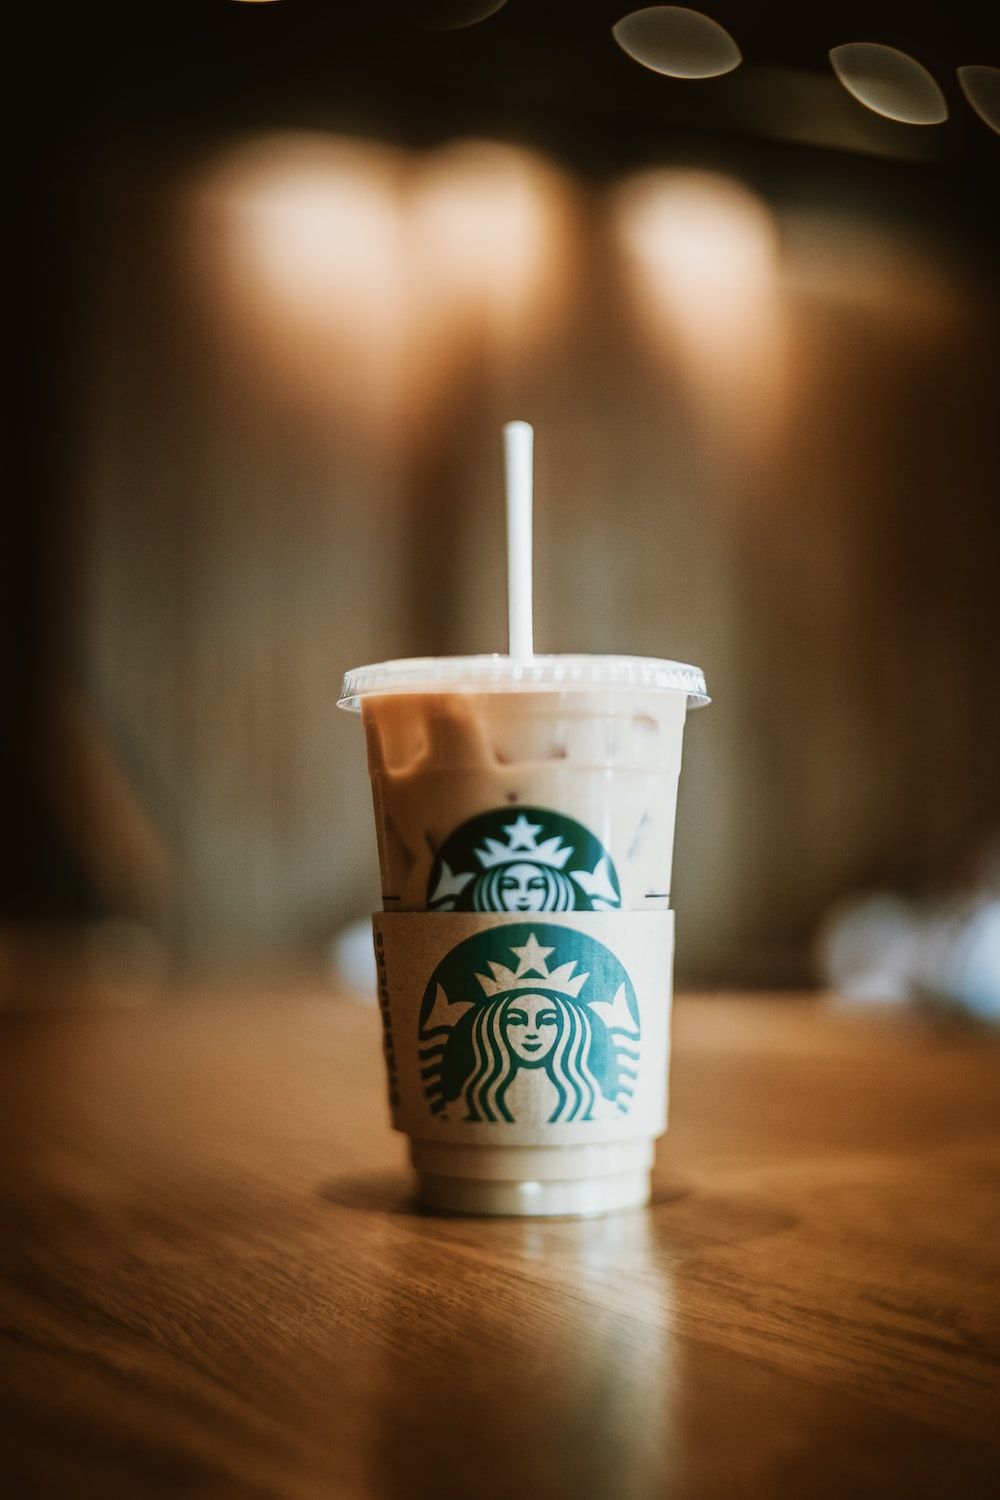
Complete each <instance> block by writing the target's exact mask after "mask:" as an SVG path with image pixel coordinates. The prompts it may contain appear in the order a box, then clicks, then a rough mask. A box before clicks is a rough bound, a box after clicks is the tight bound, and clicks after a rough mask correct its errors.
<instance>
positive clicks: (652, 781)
mask: <svg viewBox="0 0 1000 1500" xmlns="http://www.w3.org/2000/svg"><path fill="white" fill-rule="evenodd" d="M686 712H687V694H686V693H685V692H681V691H664V690H659V691H657V690H655V689H654V690H649V689H645V690H644V689H641V688H632V687H622V688H617V689H605V690H602V691H595V690H582V689H575V690H574V689H564V690H561V691H557V692H549V691H527V692H526V691H521V692H504V691H491V692H460V693H456V692H448V693H434V692H427V693H398V694H386V695H382V696H373V697H366V698H365V699H364V701H363V703H362V716H363V719H364V725H365V734H366V737H367V742H368V764H369V770H370V774H371V782H372V794H373V798H374V804H375V824H376V830H377V836H378V844H379V860H380V866H381V873H382V900H383V905H384V907H385V910H386V911H422V910H426V909H428V908H430V909H432V910H438V909H445V910H454V909H456V906H457V907H458V909H462V907H463V906H465V907H469V906H470V905H471V901H472V900H474V899H475V891H474V890H473V891H471V892H470V891H469V889H468V888H469V886H474V885H475V882H477V881H480V882H481V880H482V877H484V876H487V875H488V874H489V872H490V870H491V869H495V868H498V867H499V866H500V865H503V866H504V867H505V875H504V877H503V879H502V881H501V882H494V885H495V887H496V891H497V896H498V899H496V900H495V901H494V902H493V903H491V905H488V906H487V905H471V909H480V910H489V909H494V910H505V911H519V910H520V911H531V910H534V911H539V910H545V909H552V908H551V907H550V905H549V893H548V892H547V890H546V889H545V882H544V881H543V880H542V879H541V874H540V872H541V873H544V871H545V870H552V871H554V872H555V873H556V874H557V875H562V876H563V877H564V879H565V878H566V871H567V869H568V870H569V879H570V882H571V884H570V894H571V895H572V896H573V898H574V899H573V901H572V906H570V904H569V903H568V902H567V903H566V904H564V905H563V906H562V907H556V908H555V909H564V910H565V909H572V908H573V907H575V908H577V909H598V910H615V909H624V910H637V909H648V910H656V909H663V908H666V907H667V906H668V905H669V900H670V873H671V864H672V853H673V837H674V815H675V810H676V806H677V779H678V776H679V774H680V768H681V744H682V738H683V730H684V720H685V716H686ZM525 809H528V810H529V811H528V812H527V813H525V812H524V810H525ZM494 810H495V811H497V812H498V813H500V814H502V816H501V817H500V818H498V819H496V820H494V824H495V826H494V827H492V828H490V827H488V825H486V824H484V826H483V828H482V829H481V830H480V836H479V838H478V839H477V838H476V836H475V834H476V830H475V829H474V828H473V829H470V839H469V847H468V849H467V850H465V851H464V853H465V854H466V859H467V863H468V868H467V869H456V868H455V866H454V861H453V860H452V861H448V860H447V853H448V850H447V845H448V841H449V839H450V838H453V836H454V835H455V833H456V831H457V830H459V829H460V828H462V826H463V825H466V824H469V823H470V820H472V819H474V818H476V817H477V815H482V814H486V813H489V812H491V811H494ZM549 813H551V814H554V815H556V818H555V820H550V819H548V818H547V817H546V814H549ZM519 817H520V818H521V820H522V821H521V822H520V824H519V822H518V819H519ZM562 820H571V822H570V823H566V822H564V821H562ZM572 824H576V825H578V826H579V827H581V828H582V829H584V830H586V831H587V832H588V833H589V834H590V835H592V837H593V839H594V840H595V841H596V844H597V845H599V846H600V848H601V850H603V851H604V853H605V854H606V856H607V866H606V867H605V868H603V869H601V868H599V867H598V865H599V862H598V861H596V860H595V861H594V862H593V865H592V867H591V868H590V869H587V868H586V862H585V863H584V864H583V865H581V864H580V861H579V860H578V859H577V858H576V856H577V855H578V854H583V853H584V852H585V851H583V850H581V849H579V848H577V847H575V846H574V843H573V839H574V832H573V828H572ZM557 825H558V826H557ZM509 830H513V832H511V831H509ZM532 830H535V831H534V832H533V831H532ZM505 831H506V833H505ZM557 833H558V835H559V836H560V841H559V844H558V845H556V846H555V848H554V849H553V848H552V845H551V840H552V838H553V837H554V836H556V834H557ZM487 840H489V841H490V842H489V843H487ZM546 845H548V846H549V848H548V850H547V851H546ZM442 851H444V854H445V860H446V864H447V870H448V872H450V877H451V879H452V881H455V880H460V879H461V877H462V876H463V875H467V874H470V873H471V875H472V877H473V878H472V880H471V881H467V882H466V885H465V887H464V888H463V889H462V890H459V891H456V892H455V893H454V894H455V895H456V897H457V900H456V902H455V904H453V905H445V904H444V903H446V902H447V901H448V898H449V889H448V879H449V874H448V873H446V872H445V871H443V870H442V869H441V863H442ZM539 851H541V855H540V853H539ZM567 851H569V852H567ZM456 852H458V851H457V850H456ZM560 858H561V862H560ZM491 860H492V863H491ZM533 867H534V873H532V870H533ZM595 867H597V873H596V874H595ZM602 875H603V877H604V878H603V880H602ZM574 876H575V877H576V878H575V880H574V879H573V877H574ZM587 877H589V881H588V878H587ZM438 892H441V893H442V894H440V895H438V894H437V893H438ZM463 898H464V899H463ZM480 899H482V898H480ZM594 901H599V902H600V903H601V905H600V906H598V907H596V908H594V907H593V905H592V903H593V902H594Z"/></svg>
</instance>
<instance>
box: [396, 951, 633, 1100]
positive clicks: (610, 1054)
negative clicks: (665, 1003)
mask: <svg viewBox="0 0 1000 1500" xmlns="http://www.w3.org/2000/svg"><path fill="white" fill-rule="evenodd" d="M640 1029H641V1028H640V1021H639V1006H638V1002H637V1000H636V995H635V990H634V988H633V986H632V981H631V980H630V979H629V976H628V974H627V973H626V972H625V970H624V968H623V967H622V965H621V963H620V962H619V960H618V959H617V958H616V957H615V955H614V954H613V953H612V952H611V950H610V949H609V948H606V947H605V946H604V945H603V943H599V942H597V940H596V939H595V938H592V937H589V936H588V935H587V934H586V933H582V932H574V931H573V930H572V929H571V928H568V927H556V926H554V925H541V924H537V923H535V924H532V925H530V926H529V925H527V924H522V923H513V924H510V925H506V926H502V927H493V928H490V929H489V930H488V931H486V932H479V933H476V934H475V935H474V936H472V937H470V938H466V939H465V941H464V942H461V943H459V944H458V946H457V947H455V948H453V949H452V951H451V952H450V953H449V954H448V955H447V956H446V957H445V958H444V959H442V961H441V962H440V963H439V964H438V966H437V969H436V970H435V971H434V974H433V975H432V977H431V981H430V983H429V984H428V986H427V989H426V991H425V994H424V999H423V1004H422V1006H421V1010H420V1034H419V1049H420V1063H421V1077H422V1079H423V1084H424V1091H425V1093H426V1096H427V1100H428V1103H429V1104H430V1107H431V1110H432V1111H433V1113H434V1114H435V1115H437V1117H438V1118H439V1119H444V1120H448V1119H461V1120H493V1121H501V1122H502V1121H504V1120H506V1121H510V1122H512V1123H513V1122H514V1121H517V1122H528V1123H532V1124H543V1123H547V1124H555V1123H557V1122H558V1123H561V1122H565V1121H587V1120H604V1119H613V1118H616V1117H618V1116H620V1115H625V1114H628V1111H629V1108H630V1106H631V1103H632V1097H633V1094H634V1092H635V1084H636V1077H637V1075H638V1071H639V1040H640Z"/></svg>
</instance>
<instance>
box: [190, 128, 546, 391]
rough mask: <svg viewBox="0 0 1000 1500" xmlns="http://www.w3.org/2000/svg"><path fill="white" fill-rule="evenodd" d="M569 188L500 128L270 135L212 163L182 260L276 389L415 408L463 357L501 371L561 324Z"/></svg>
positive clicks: (217, 314)
mask: <svg viewBox="0 0 1000 1500" xmlns="http://www.w3.org/2000/svg"><path fill="white" fill-rule="evenodd" d="M572 203H573V198H572V194H571V192H570V190H569V188H568V185H567V182H566V179H565V177H564V176H563V175H562V174H561V173H560V172H558V171H557V170H556V169H555V168H553V167H551V166H549V165H548V164H546V163H545V162H543V161H542V160H541V159H540V158H539V157H537V156H534V155H532V154H531V153H528V152H525V151H519V150H515V149H513V148H511V147H507V146H501V145H497V144H495V143H490V142H483V141H466V142H461V143H458V144H456V145H454V146H450V147H447V148H445V149H442V150H441V151H438V152H432V153H429V154H424V155H421V156H413V155H409V154H407V153H402V152H393V151H390V150H387V149H385V148H381V147H377V146H374V145H372V144H370V143H363V142H357V141H348V140H344V139H339V138H336V137H328V136H323V135H318V134H306V133H288V134H283V135H277V136H269V137H263V138H260V139H258V140H256V141H254V142H252V143H250V144H248V145H246V146H244V147H242V148H240V149H238V150H237V151H235V152H232V153H230V154H229V155H227V156H226V157H225V158H224V159H223V160H221V161H220V162H218V163H216V164H215V165H214V166H213V168H212V169H211V170H210V171H209V172H208V174H207V175H206V178H205V180H204V181H203V184H202V188H201V191H200V193H199V194H198V195H197V208H198V213H197V223H198V235H197V238H196V240H195V242H194V243H195V245H196V246H197V250H196V252H195V253H194V254H193V255H192V269H193V270H194V271H195V272H196V274H197V276H198V278H199V280H200V281H202V282H203V283H204V285H205V286H206V288H207V289H208V291H209V295H210V296H211V299H212V313H213V316H214V317H215V318H216V319H218V320H219V321H220V322H221V323H222V324H223V325H224V326H226V327H228V329H229V331H230V333H231V334H235V335H236V336H237V337H238V338H239V339H241V340H242V342H243V345H244V348H245V349H248V350H249V352H250V353H251V355H252V356H253V357H255V362H256V363H259V364H260V367H261V368H262V369H263V368H264V367H265V366H268V365H269V366H270V367H271V375H272V379H273V380H275V381H276V382H277V386H276V391H278V390H279V388H285V389H288V390H290V392H291V393H292V396H293V399H303V398H305V399H308V400H309V401H310V402H313V401H318V402H319V403H320V404H321V405H322V404H326V405H327V406H330V405H331V404H332V405H333V406H335V407H338V408H341V409H345V410H349V411H351V412H353V413H357V414H358V415H361V416H364V417H366V418H370V419H372V420H379V419H380V418H382V417H388V416H389V415H390V414H391V415H392V419H393V420H395V421H401V420H403V419H404V416H405V417H406V418H408V419H410V420H419V418H420V416H421V415H422V414H423V413H425V412H426V410H427V407H428V404H429V403H430V404H433V402H434V401H435V400H436V399H437V395H438V393H440V392H441V391H442V389H443V388H444V385H445V384H446V383H447V381H449V380H454V379H461V375H460V374H459V373H458V371H459V369H460V367H461V365H462V362H463V361H466V362H467V361H469V360H470V359H471V360H473V361H474V362H475V363H482V362H484V361H485V362H486V363H487V364H488V365H489V367H490V369H491V371H492V372H493V374H494V376H495V377H498V378H503V374H504V371H505V370H506V369H507V367H508V366H509V364H510V361H511V360H512V359H513V358H514V357H515V356H516V355H517V354H519V353H523V352H524V351H526V350H527V349H529V348H535V347H537V346H538V344H539V342H540V341H541V340H542V339H544V337H545V336H546V335H547V333H548V332H549V331H550V330H551V329H552V328H553V327H554V326H556V324H557V323H558V321H559V319H560V317H561V315H562V312H563V310H564V306H565V293H566V288H567V283H568V279H569V278H568V267H570V266H571V264H572V243H573V234H572V229H571V223H572ZM206 245H207V247H208V249H209V254H208V256H207V257H206V256H205V255H204V253H203V252H204V250H205V248H206ZM206 268H207V269H208V270H209V271H210V273H211V274H210V275H209V277H208V278H207V279H206V277H205V271H206ZM257 356H259V359H257V358H256V357H257Z"/></svg>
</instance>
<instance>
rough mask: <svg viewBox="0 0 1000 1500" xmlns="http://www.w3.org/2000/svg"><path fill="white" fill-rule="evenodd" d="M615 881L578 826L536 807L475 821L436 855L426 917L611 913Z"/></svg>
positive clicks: (605, 858) (599, 848)
mask: <svg viewBox="0 0 1000 1500" xmlns="http://www.w3.org/2000/svg"><path fill="white" fill-rule="evenodd" d="M621 902H622V898H621V887H620V886H619V884H618V874H617V872H616V870H615V867H614V865H613V864H612V862H611V857H610V855H609V854H608V853H607V851H606V849H605V848H604V846H603V844H601V843H600V842H599V840H598V839H596V838H595V837H594V835H593V834H592V833H589V832H588V831H587V829H586V828H584V827H583V825H582V824H581V823H576V822H574V820H573V819H572V818H566V817H563V816H562V814H561V813H554V812H547V811H546V810H545V809H544V808H541V807H523V808H520V809H518V810H517V812H516V814H515V811H514V809H512V808H509V807H508V808H501V809H497V810H495V811H493V812H488V813H480V814H479V816H478V817H475V818H470V819H469V821H468V822H467V823H463V824H462V825H461V827H459V828H456V829H455V831H454V833H452V834H450V835H449V836H448V838H446V839H445V841H444V843H443V844H442V845H441V848H440V849H439V850H438V854H437V858H436V859H435V861H434V864H433V866H432V868H431V874H430V880H429V881H428V887H427V905H428V908H429V909H430V910H431V911H510V912H518V911H616V910H617V909H618V908H619V907H620V906H621Z"/></svg>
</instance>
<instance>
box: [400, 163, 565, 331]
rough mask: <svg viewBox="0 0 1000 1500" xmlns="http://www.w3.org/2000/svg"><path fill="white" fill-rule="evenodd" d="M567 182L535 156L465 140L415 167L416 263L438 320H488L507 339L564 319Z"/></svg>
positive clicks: (413, 221)
mask: <svg viewBox="0 0 1000 1500" xmlns="http://www.w3.org/2000/svg"><path fill="white" fill-rule="evenodd" d="M568 213H569V202H568V194H567V188H566V184H565V181H564V179H563V178H562V176H561V175H560V174H559V173H558V172H557V171H556V170H555V169H554V168H552V167H550V166H548V165H547V164H545V163H543V162H542V161H541V160H540V159H539V158H538V157H536V156H533V155H531V154H530V153H528V152H525V151H518V150H515V149H513V148H511V147H508V146H501V145H496V144H494V143H492V142H487V141H467V142H462V143H460V144H458V145H456V146H453V147H450V148H448V149H446V150H443V151H441V152H438V153H437V154H435V155H434V156H432V157H430V158H429V159H428V160H427V161H426V162H425V163H424V164H423V165H422V166H420V167H419V168H418V169H417V172H416V176H415V181H414V187H413V193H412V197H411V202H410V232H411V235H412V239H411V248H412V254H413V266H414V269H415V271H416V274H417V275H418V276H419V277H420V279H421V283H422V285H421V288H420V297H419V299H418V300H420V301H423V302H424V303H425V304H433V306H434V308H435V315H441V314H443V315H444V316H445V317H446V318H448V319H449V320H450V321H455V320H458V321H467V320H473V321H476V322H478V323H481V324H482V325H483V326H484V328H485V329H486V331H487V332H488V333H489V334H490V335H491V336H492V337H494V338H496V339H498V340H500V341H501V342H503V341H504V340H507V339H509V338H511V337H514V338H518V339H519V338H521V337H526V336H528V334H529V328H528V325H529V323H530V325H531V328H532V329H533V330H534V331H536V332H537V331H538V330H539V329H540V328H541V326H542V325H543V324H544V323H546V322H547V321H548V320H549V319H551V318H552V317H553V316H555V315H557V314H558V310H559V304H560V302H561V298H560V295H559V292H560V282H561V276H560V272H561V271H562V270H563V269H564V267H565V262H566V258H567V256H568V254H569V238H568V233H567V230H568Z"/></svg>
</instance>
